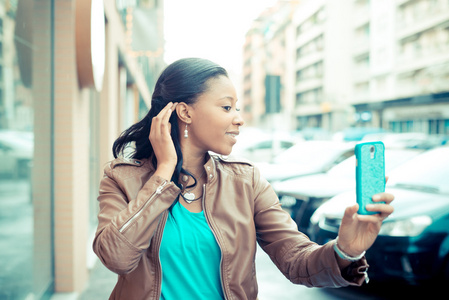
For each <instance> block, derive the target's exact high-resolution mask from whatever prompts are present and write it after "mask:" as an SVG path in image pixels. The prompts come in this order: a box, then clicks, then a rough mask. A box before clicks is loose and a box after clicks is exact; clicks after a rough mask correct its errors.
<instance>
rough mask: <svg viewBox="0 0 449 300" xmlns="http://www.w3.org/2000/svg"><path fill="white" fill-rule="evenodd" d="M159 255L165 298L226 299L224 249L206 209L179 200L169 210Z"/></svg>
mask: <svg viewBox="0 0 449 300" xmlns="http://www.w3.org/2000/svg"><path fill="white" fill-rule="evenodd" d="M159 257H160V260H161V265H162V292H161V299H163V300H179V299H183V300H184V299H185V300H190V299H192V300H193V299H195V300H202V299H204V300H206V299H207V300H214V299H224V296H223V290H222V286H221V280H220V260H221V251H220V248H219V246H218V244H217V241H216V240H215V237H214V234H213V233H212V231H211V229H210V228H209V225H208V223H207V221H206V217H205V216H204V212H199V213H192V212H190V211H188V210H187V209H186V208H185V207H184V206H182V204H181V203H179V202H176V204H175V205H174V206H173V209H172V211H171V212H169V214H168V219H167V223H166V225H165V228H164V233H163V236H162V242H161V247H160V250H159Z"/></svg>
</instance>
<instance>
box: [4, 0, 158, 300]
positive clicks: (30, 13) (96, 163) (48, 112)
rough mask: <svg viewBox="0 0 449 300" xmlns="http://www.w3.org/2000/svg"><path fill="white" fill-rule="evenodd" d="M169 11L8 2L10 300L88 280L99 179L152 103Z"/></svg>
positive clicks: (125, 4)
mask: <svg viewBox="0 0 449 300" xmlns="http://www.w3.org/2000/svg"><path fill="white" fill-rule="evenodd" d="M145 16H147V18H145ZM162 17H163V1H157V0H146V1H144V0H141V1H137V0H136V1H104V2H103V1H102V0H77V1H74V0H64V1H59V0H58V1H54V0H40V1H22V0H20V1H2V2H1V3H0V232H1V233H0V267H1V269H2V271H3V272H2V275H0V276H1V277H0V298H1V299H49V298H51V297H52V296H54V295H58V294H69V295H72V296H76V295H77V294H79V293H80V292H81V291H82V290H83V289H84V288H85V286H86V283H87V280H88V277H89V269H90V268H91V267H92V266H93V263H94V261H95V257H94V254H93V252H92V250H91V249H92V246H91V245H92V238H93V233H94V231H95V228H96V224H97V220H96V215H97V213H98V203H97V201H96V198H97V195H98V185H99V181H100V179H101V177H102V175H103V167H104V165H105V164H106V163H107V162H108V161H109V160H111V159H112V158H113V156H112V150H111V148H112V144H113V142H114V140H115V139H116V138H117V137H118V135H119V134H120V132H121V131H123V130H124V129H125V128H126V127H127V126H129V125H130V124H132V123H134V122H136V121H137V120H138V118H139V117H140V116H141V115H142V114H143V113H146V111H148V108H149V106H150V99H151V92H152V88H153V86H154V81H155V78H157V76H158V74H159V72H160V71H161V69H162V68H163V66H164V63H163V60H162V54H163V51H162V49H163V36H162V33H163V28H162V19H161V18H162ZM142 20H143V21H142ZM142 22H146V23H145V24H141V23H142ZM139 26H140V27H142V26H145V27H146V28H149V27H148V26H150V28H151V30H148V31H139V30H138V28H139ZM139 39H145V40H147V41H150V42H149V43H146V44H143V45H142V44H136V40H139Z"/></svg>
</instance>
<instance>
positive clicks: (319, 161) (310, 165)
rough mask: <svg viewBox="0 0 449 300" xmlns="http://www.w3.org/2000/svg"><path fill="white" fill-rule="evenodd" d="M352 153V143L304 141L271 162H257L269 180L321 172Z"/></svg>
mask: <svg viewBox="0 0 449 300" xmlns="http://www.w3.org/2000/svg"><path fill="white" fill-rule="evenodd" d="M353 154H354V144H353V143H345V142H334V141H304V142H299V143H297V144H296V145H294V146H293V147H291V148H290V149H288V150H286V151H285V152H283V153H281V154H279V155H278V156H276V157H275V158H274V160H273V162H272V163H258V164H257V166H258V167H259V169H260V172H261V174H262V176H264V177H265V179H267V180H268V181H269V182H271V183H275V182H276V181H281V180H286V179H290V178H294V177H298V176H304V175H310V174H316V173H322V172H326V171H327V170H329V169H330V168H331V167H333V166H335V165H336V164H338V163H340V162H342V161H343V160H345V159H346V158H348V157H350V156H351V155H353Z"/></svg>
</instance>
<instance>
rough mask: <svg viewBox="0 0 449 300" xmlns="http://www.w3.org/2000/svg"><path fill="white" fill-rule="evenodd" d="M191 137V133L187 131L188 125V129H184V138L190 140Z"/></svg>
mask: <svg viewBox="0 0 449 300" xmlns="http://www.w3.org/2000/svg"><path fill="white" fill-rule="evenodd" d="M188 137H189V131H187V124H186V129H184V138H188Z"/></svg>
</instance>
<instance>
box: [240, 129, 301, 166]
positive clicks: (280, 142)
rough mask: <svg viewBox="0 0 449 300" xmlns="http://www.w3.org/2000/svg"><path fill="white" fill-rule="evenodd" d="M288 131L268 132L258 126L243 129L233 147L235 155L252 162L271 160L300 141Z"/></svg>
mask: <svg viewBox="0 0 449 300" xmlns="http://www.w3.org/2000/svg"><path fill="white" fill-rule="evenodd" d="M300 140H302V139H300V138H299V137H298V136H292V135H290V134H289V133H287V132H266V131H263V130H260V129H257V128H245V129H242V130H241V132H240V134H239V135H238V136H237V143H236V144H235V145H234V147H233V149H232V153H231V154H232V155H233V156H240V157H244V158H247V159H249V160H251V161H252V162H271V161H272V160H273V158H274V157H276V156H277V155H278V154H280V153H282V152H283V151H285V150H287V149H289V148H290V147H292V146H293V145H294V144H295V143H297V142H298V141H300Z"/></svg>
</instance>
